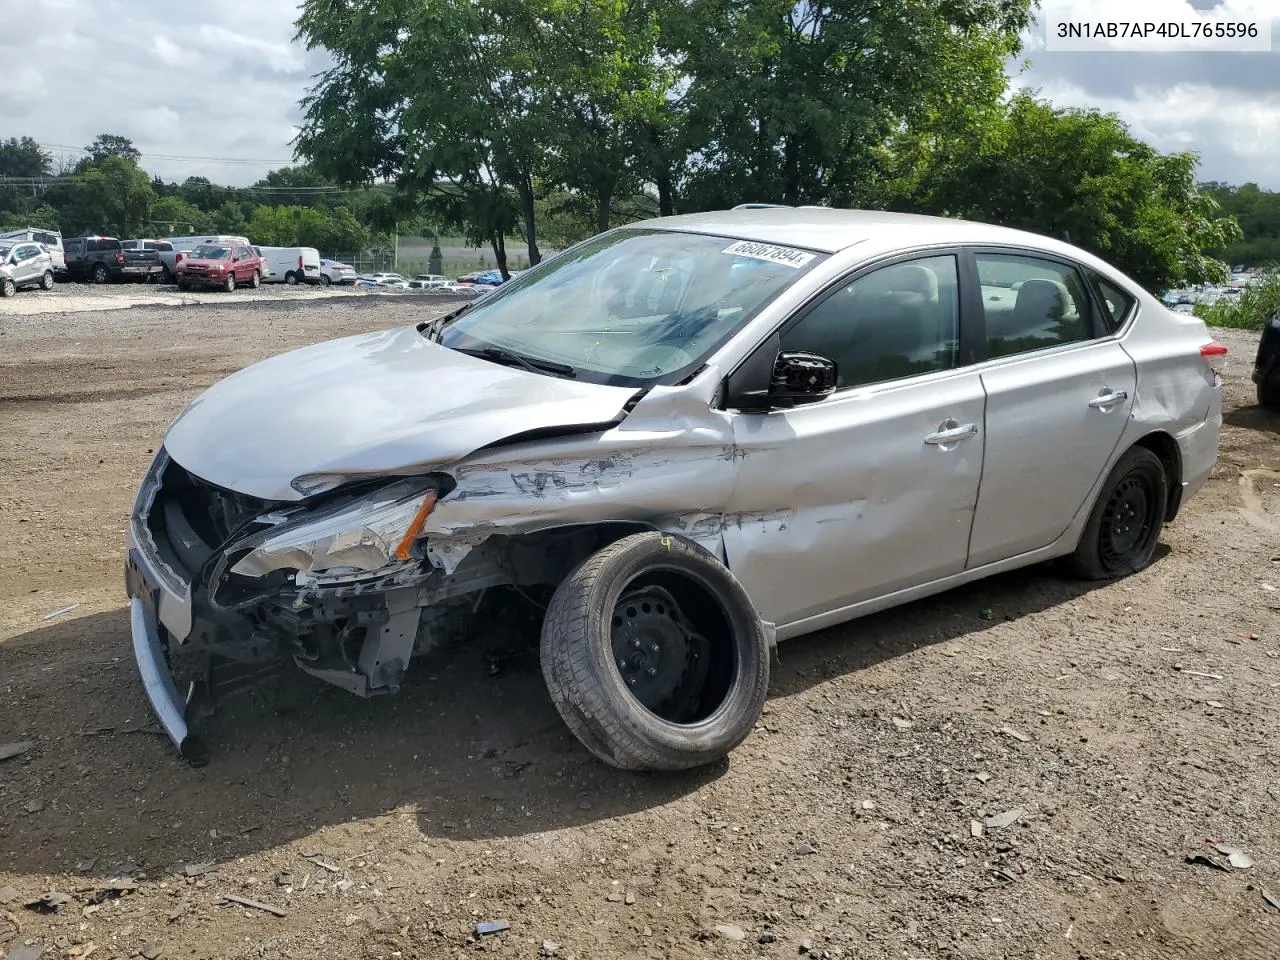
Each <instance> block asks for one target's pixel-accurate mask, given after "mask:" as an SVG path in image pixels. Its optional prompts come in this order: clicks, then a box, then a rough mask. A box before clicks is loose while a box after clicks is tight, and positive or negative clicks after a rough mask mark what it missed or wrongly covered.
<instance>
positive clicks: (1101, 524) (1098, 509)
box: [1070, 447, 1169, 580]
mask: <svg viewBox="0 0 1280 960" xmlns="http://www.w3.org/2000/svg"><path fill="white" fill-rule="evenodd" d="M1168 503H1169V478H1168V477H1167V476H1166V474H1165V470H1164V464H1163V463H1162V462H1161V460H1160V458H1159V457H1158V456H1156V455H1155V454H1154V453H1153V452H1152V451H1150V450H1148V449H1147V448H1146V447H1131V448H1130V449H1129V450H1127V451H1126V452H1125V454H1124V456H1122V457H1121V458H1120V460H1119V462H1117V463H1116V465H1115V467H1114V469H1112V471H1111V473H1110V475H1108V477H1107V480H1106V482H1105V483H1104V484H1103V485H1102V492H1101V493H1100V494H1099V495H1098V500H1097V502H1096V503H1095V504H1094V505H1093V512H1092V513H1091V514H1090V515H1089V522H1088V523H1087V524H1085V528H1084V533H1083V534H1081V536H1080V543H1079V545H1078V546H1077V547H1076V551H1075V553H1073V554H1072V555H1071V559H1070V562H1071V566H1072V568H1073V570H1074V572H1075V573H1076V574H1077V575H1078V576H1081V577H1084V578H1085V579H1087V580H1113V579H1115V578H1117V577H1125V576H1128V575H1129V574H1131V573H1137V572H1138V571H1139V570H1141V569H1142V568H1143V567H1145V566H1146V565H1147V564H1148V563H1150V562H1151V556H1152V554H1153V553H1155V549H1156V544H1157V543H1159V541H1160V530H1161V529H1162V528H1163V526H1164V517H1165V511H1166V509H1167V507H1168Z"/></svg>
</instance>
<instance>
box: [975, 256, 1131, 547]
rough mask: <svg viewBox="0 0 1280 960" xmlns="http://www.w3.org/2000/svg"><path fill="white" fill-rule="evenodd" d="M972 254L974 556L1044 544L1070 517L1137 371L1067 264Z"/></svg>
mask: <svg viewBox="0 0 1280 960" xmlns="http://www.w3.org/2000/svg"><path fill="white" fill-rule="evenodd" d="M974 262H975V265H976V267H977V279H978V280H979V282H980V284H981V287H982V303H983V313H984V318H983V319H984V322H985V340H986V349H987V356H988V358H989V362H988V363H987V364H985V365H984V366H983V368H982V385H983V387H984V388H985V389H986V392H987V444H986V460H985V463H984V466H983V470H982V490H981V493H980V494H979V496H978V509H977V512H976V514H975V516H974V521H973V540H972V543H971V544H970V549H969V565H970V566H973V567H976V566H981V565H983V564H985V563H991V562H994V561H997V560H1003V559H1005V558H1008V557H1014V556H1017V555H1019V554H1022V553H1026V552H1028V551H1031V550H1036V549H1039V548H1041V547H1046V546H1048V545H1049V544H1051V543H1053V542H1054V541H1055V540H1057V539H1058V537H1060V536H1061V535H1062V534H1063V533H1064V532H1065V531H1066V529H1067V527H1068V526H1070V525H1071V521H1072V520H1073V519H1074V518H1075V516H1076V514H1077V513H1078V512H1079V511H1080V510H1081V509H1082V508H1083V507H1084V506H1085V505H1086V501H1087V500H1088V498H1089V493H1090V491H1091V490H1092V489H1093V487H1094V485H1095V484H1096V483H1097V482H1098V480H1099V479H1100V477H1101V474H1102V471H1103V470H1104V469H1105V467H1106V465H1107V463H1108V462H1109V461H1110V459H1111V455H1112V452H1113V451H1114V450H1115V448H1116V445H1117V444H1118V443H1119V442H1120V438H1121V435H1122V434H1123V433H1124V428H1125V426H1126V424H1127V422H1128V419H1129V412H1130V410H1132V409H1133V401H1134V393H1135V388H1136V386H1137V372H1136V370H1135V367H1134V364H1133V360H1132V359H1130V357H1129V355H1128V354H1127V353H1125V351H1124V348H1123V347H1121V346H1120V344H1119V342H1118V341H1116V340H1114V339H1112V338H1111V337H1110V336H1109V335H1108V334H1106V332H1105V330H1104V329H1103V328H1102V327H1101V326H1100V325H1099V322H1098V318H1097V317H1096V315H1095V312H1094V311H1093V310H1092V308H1091V306H1090V302H1089V298H1088V296H1087V295H1086V293H1085V285H1084V282H1083V280H1082V278H1081V276H1080V274H1079V272H1078V271H1077V270H1076V269H1075V267H1074V266H1072V265H1071V264H1068V263H1065V262H1058V261H1054V260H1049V259H1046V258H1041V257H1034V256H1020V255H1012V254H1005V253H990V254H988V253H977V254H976V255H975V257H974ZM1099 334H1102V335H1101V336H1099ZM990 361H995V362H990Z"/></svg>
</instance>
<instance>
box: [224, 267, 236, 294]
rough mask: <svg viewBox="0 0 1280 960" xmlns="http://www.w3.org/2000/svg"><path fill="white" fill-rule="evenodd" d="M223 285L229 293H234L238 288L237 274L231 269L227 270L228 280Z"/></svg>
mask: <svg viewBox="0 0 1280 960" xmlns="http://www.w3.org/2000/svg"><path fill="white" fill-rule="evenodd" d="M222 287H223V289H224V290H226V291H227V293H233V292H234V291H235V289H236V275H235V274H234V273H232V272H231V271H230V270H228V271H227V282H226V283H224V284H223V285H222Z"/></svg>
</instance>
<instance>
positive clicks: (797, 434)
mask: <svg viewBox="0 0 1280 960" xmlns="http://www.w3.org/2000/svg"><path fill="white" fill-rule="evenodd" d="M984 403H985V397H984V394H983V390H982V383H981V380H980V378H979V377H978V375H977V374H976V373H971V372H963V371H961V372H952V373H948V374H945V375H934V376H930V377H926V378H919V379H916V380H913V381H909V382H902V383H899V384H896V385H892V386H885V387H879V388H871V389H865V390H855V391H849V392H848V393H845V394H842V395H837V396H835V397H832V398H830V399H828V400H826V401H823V402H820V403H816V404H812V405H807V406H802V407H797V408H795V409H792V410H775V411H772V412H769V413H761V414H752V413H738V414H735V415H734V422H733V423H734V437H735V440H736V444H737V448H738V460H739V463H738V471H737V477H736V485H735V487H734V491H733V496H732V498H731V501H730V504H729V511H728V515H727V516H726V517H725V526H724V543H725V553H726V556H727V558H728V564H729V568H730V569H731V570H733V572H734V573H735V574H736V575H737V577H738V579H739V580H741V581H742V583H743V585H744V586H745V587H746V589H747V592H748V593H749V594H750V595H751V597H752V599H753V600H754V601H755V603H756V607H757V609H758V610H759V611H760V614H761V616H762V617H764V619H765V620H768V621H771V622H774V623H777V624H778V625H779V626H781V625H783V624H785V623H788V622H792V621H795V620H800V619H804V618H805V617H808V616H812V615H815V614H818V613H822V612H825V611H828V610H830V609H832V608H833V607H840V606H844V605H848V604H852V603H856V602H858V601H860V600H865V599H868V598H871V597H875V596H879V595H881V594H884V593H888V592H891V591H893V590H896V589H898V588H900V587H904V586H907V585H910V584H915V583H921V582H925V581H929V580H934V579H937V578H940V577H945V576H947V575H949V574H952V573H956V572H958V571H960V570H962V569H963V568H964V564H965V557H966V552H967V548H968V543H969V530H970V524H971V522H972V520H973V510H974V505H975V503H976V501H977V494H978V480H979V476H980V474H981V470H982V448H983V442H984V431H983V429H982V422H983V406H984ZM969 424H973V425H974V427H975V431H974V432H973V433H972V434H971V435H969V436H967V437H964V438H961V439H957V440H955V441H954V442H951V443H931V442H926V438H929V437H933V436H934V435H935V434H937V433H938V432H939V431H940V430H942V429H946V428H948V427H951V428H955V427H959V426H967V425H969Z"/></svg>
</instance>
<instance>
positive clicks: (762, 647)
mask: <svg viewBox="0 0 1280 960" xmlns="http://www.w3.org/2000/svg"><path fill="white" fill-rule="evenodd" d="M633 649H634V652H633ZM541 655H542V675H543V677H544V679H545V680H546V683H547V690H548V692H549V693H550V695H551V701H552V703H554V704H555V707H556V710H557V711H559V713H560V716H561V717H562V718H563V719H564V721H565V723H566V724H568V726H569V729H570V730H572V731H573V733H574V735H575V736H576V737H577V738H578V739H579V740H580V741H582V743H583V745H584V746H585V747H586V748H587V749H588V750H590V751H591V752H592V753H593V754H595V756H596V757H598V758H599V759H601V760H603V761H604V762H605V763H607V764H609V765H610V766H613V767H618V768H620V769H624V770H686V769H689V768H691V767H697V766H702V765H703V764H707V763H712V762H714V761H716V760H719V759H720V758H722V757H723V756H725V754H727V753H728V752H729V751H730V750H732V749H733V748H734V747H736V746H737V745H738V744H739V743H741V742H742V741H743V740H745V739H746V737H747V735H748V734H749V733H750V732H751V729H752V727H754V726H755V723H756V721H757V720H758V719H759V717H760V712H761V710H762V709H763V708H764V701H765V695H766V694H767V692H768V688H769V646H768V641H767V639H766V637H765V632H764V628H763V626H762V624H761V623H760V618H759V617H758V616H757V615H756V612H755V610H754V608H753V607H752V605H751V600H750V598H749V597H748V596H747V593H746V591H745V590H744V589H743V588H742V585H741V584H740V583H738V581H737V579H736V578H735V577H734V576H733V574H731V573H730V572H729V571H728V569H726V568H725V566H724V565H723V564H721V563H720V562H719V561H718V560H717V559H715V558H714V557H713V556H711V554H709V553H707V552H706V551H705V550H703V549H702V548H700V547H698V546H696V545H695V544H693V543H691V542H690V541H688V540H684V539H681V538H679V537H672V536H665V535H663V534H660V533H638V534H634V535H632V536H629V537H624V538H623V539H621V540H618V541H617V542H616V543H612V544H609V545H608V546H606V547H604V548H603V549H602V550H600V551H598V552H597V553H595V554H593V555H592V556H591V557H588V558H587V559H586V560H585V561H584V562H582V563H581V564H579V565H578V567H577V568H576V569H574V570H573V572H572V573H570V574H569V576H568V577H566V578H565V580H564V581H563V582H562V583H561V584H560V586H559V587H558V588H557V589H556V592H555V594H554V596H553V597H552V598H551V603H550V605H549V606H548V608H547V613H546V617H545V619H544V620H543V625H542V649H541ZM646 703H647V704H648V705H646Z"/></svg>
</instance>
